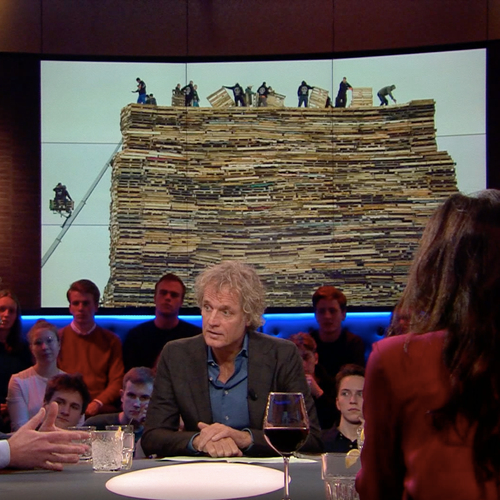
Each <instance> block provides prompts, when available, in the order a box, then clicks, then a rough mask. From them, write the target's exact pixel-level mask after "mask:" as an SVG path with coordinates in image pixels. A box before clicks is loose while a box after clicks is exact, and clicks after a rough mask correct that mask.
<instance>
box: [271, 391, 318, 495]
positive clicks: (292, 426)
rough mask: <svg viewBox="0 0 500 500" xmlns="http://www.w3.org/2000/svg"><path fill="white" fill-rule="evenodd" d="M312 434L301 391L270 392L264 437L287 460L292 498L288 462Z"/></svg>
mask: <svg viewBox="0 0 500 500" xmlns="http://www.w3.org/2000/svg"><path fill="white" fill-rule="evenodd" d="M308 434H309V418H308V416H307V410H306V405H305V402H304V396H303V395H302V393H300V392H270V393H269V396H268V398H267V407H266V416H265V417H264V436H265V438H266V441H267V442H268V443H269V446H271V448H273V449H274V450H276V451H277V452H278V453H279V454H280V455H281V456H282V457H283V463H284V480H285V485H284V486H285V487H284V496H283V500H289V499H290V493H289V484H288V483H289V472H288V468H289V461H290V456H291V455H292V454H293V453H294V452H295V451H297V450H298V449H299V448H300V447H301V446H302V445H303V444H304V442H305V440H306V439H307V436H308Z"/></svg>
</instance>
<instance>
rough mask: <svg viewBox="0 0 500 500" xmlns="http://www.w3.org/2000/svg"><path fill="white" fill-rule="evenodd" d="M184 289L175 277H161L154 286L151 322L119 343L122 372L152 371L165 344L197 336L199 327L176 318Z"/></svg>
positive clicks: (137, 328) (141, 326)
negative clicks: (153, 308)
mask: <svg viewBox="0 0 500 500" xmlns="http://www.w3.org/2000/svg"><path fill="white" fill-rule="evenodd" d="M185 294H186V286H185V285H184V283H183V282H182V280H181V279H180V278H179V277H178V276H176V275H175V274H172V273H168V274H165V275H164V276H162V277H161V278H160V279H159V281H158V283H156V285H155V294H154V302H155V319H153V320H151V321H146V322H145V323H141V324H140V325H137V326H135V327H134V328H132V329H131V330H130V331H129V332H128V334H127V336H126V337H125V341H124V343H123V362H124V364H125V370H127V371H128V370H130V368H133V367H134V366H147V367H149V368H154V367H155V366H156V361H157V360H158V356H159V355H160V353H161V350H162V349H163V347H164V346H165V344H166V343H167V342H170V341H171V340H176V339H182V338H186V337H193V336H194V335H198V334H199V333H201V328H200V327H198V326H195V325H192V324H191V323H188V322H187V321H184V320H182V319H179V311H180V309H181V307H182V303H183V301H184V296H185Z"/></svg>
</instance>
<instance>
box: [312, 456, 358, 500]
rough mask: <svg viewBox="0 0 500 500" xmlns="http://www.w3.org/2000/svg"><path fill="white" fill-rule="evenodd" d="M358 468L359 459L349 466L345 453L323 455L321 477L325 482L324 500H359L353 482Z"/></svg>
mask: <svg viewBox="0 0 500 500" xmlns="http://www.w3.org/2000/svg"><path fill="white" fill-rule="evenodd" d="M360 468H361V462H360V460H359V458H358V460H357V461H356V462H354V463H353V464H352V465H351V464H350V463H348V462H347V461H346V454H345V453H323V455H321V477H322V478H323V480H324V482H325V497H326V500H359V496H358V494H357V493H356V487H355V481H356V474H357V473H358V472H359V470H360Z"/></svg>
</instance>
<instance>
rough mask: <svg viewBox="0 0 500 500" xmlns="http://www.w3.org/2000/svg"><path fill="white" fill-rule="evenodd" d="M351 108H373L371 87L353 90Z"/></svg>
mask: <svg viewBox="0 0 500 500" xmlns="http://www.w3.org/2000/svg"><path fill="white" fill-rule="evenodd" d="M351 106H373V89H372V88H371V87H356V88H353V89H352V101H351Z"/></svg>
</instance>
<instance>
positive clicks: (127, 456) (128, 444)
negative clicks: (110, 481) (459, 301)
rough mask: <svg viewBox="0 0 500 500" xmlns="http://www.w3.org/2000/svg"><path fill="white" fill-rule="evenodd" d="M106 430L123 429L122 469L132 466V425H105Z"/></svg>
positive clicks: (133, 444)
mask: <svg viewBox="0 0 500 500" xmlns="http://www.w3.org/2000/svg"><path fill="white" fill-rule="evenodd" d="M106 430H107V431H119V430H122V431H123V455H122V470H130V469H131V468H132V459H133V456H134V446H135V434H134V426H133V425H107V426H106Z"/></svg>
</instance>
